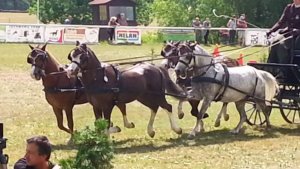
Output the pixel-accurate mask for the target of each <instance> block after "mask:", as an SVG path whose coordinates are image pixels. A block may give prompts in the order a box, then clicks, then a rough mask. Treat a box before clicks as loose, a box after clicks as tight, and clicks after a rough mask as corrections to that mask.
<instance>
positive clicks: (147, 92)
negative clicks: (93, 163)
mask: <svg viewBox="0 0 300 169" xmlns="http://www.w3.org/2000/svg"><path fill="white" fill-rule="evenodd" d="M68 59H69V60H70V61H71V64H70V66H69V67H68V68H67V72H68V75H69V76H72V75H78V72H81V73H82V77H81V81H82V83H83V85H84V88H85V89H86V91H87V96H88V101H89V102H90V104H91V105H92V106H93V108H94V111H95V114H101V113H102V112H101V111H99V110H103V116H104V118H105V119H106V120H108V122H110V119H111V113H112V109H113V107H114V106H115V105H117V106H119V105H122V106H124V107H125V105H126V103H129V102H132V101H134V100H137V101H139V102H140V103H142V104H143V105H145V106H147V107H148V108H150V109H151V117H150V120H149V123H148V128H147V129H148V130H147V132H148V135H149V136H150V137H154V135H155V132H154V130H153V123H154V119H155V116H156V112H157V110H158V108H159V107H161V108H163V109H165V110H167V112H168V116H169V120H170V124H171V128H172V130H174V131H175V132H176V133H177V134H181V133H182V129H181V128H179V127H178V125H177V124H176V122H175V120H174V117H173V115H172V106H171V105H170V104H169V103H168V102H167V101H166V98H165V93H164V91H165V84H166V83H165V79H164V76H163V74H162V73H161V71H160V69H159V68H157V67H155V66H153V65H151V64H147V63H140V64H137V65H135V66H133V67H130V68H128V69H126V70H123V71H122V72H120V71H119V70H118V69H117V68H115V67H114V66H113V65H108V66H104V64H103V63H101V62H100V61H99V60H98V59H97V57H96V55H95V54H94V52H93V51H92V50H91V49H90V48H88V47H87V46H86V44H80V43H79V42H77V44H76V47H75V48H74V49H73V50H72V51H71V52H70V54H69V56H68ZM118 131H119V129H118V128H116V127H109V132H108V133H112V132H118Z"/></svg>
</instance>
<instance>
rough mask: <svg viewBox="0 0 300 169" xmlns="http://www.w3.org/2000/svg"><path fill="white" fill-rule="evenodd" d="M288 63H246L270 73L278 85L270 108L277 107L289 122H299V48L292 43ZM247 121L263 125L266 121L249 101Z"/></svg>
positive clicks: (251, 123)
mask: <svg viewBox="0 0 300 169" xmlns="http://www.w3.org/2000/svg"><path fill="white" fill-rule="evenodd" d="M292 44H294V43H292ZM290 55H291V56H290V58H291V59H290V63H289V64H280V63H248V65H250V66H253V67H255V68H257V69H260V70H265V71H267V72H269V73H271V74H272V75H273V76H274V77H276V80H277V82H278V84H279V87H280V92H279V94H278V95H277V96H276V98H275V99H273V101H272V106H271V107H272V109H279V111H280V113H281V115H282V117H283V119H284V120H285V121H286V122H288V123H291V124H300V50H299V49H296V48H295V46H294V45H292V47H291V49H290ZM246 111H247V116H248V119H247V123H248V124H250V125H263V124H264V123H265V122H266V119H265V117H264V116H263V114H262V112H261V111H259V110H258V109H256V105H255V104H254V103H253V102H251V101H249V102H248V105H247V109H246Z"/></svg>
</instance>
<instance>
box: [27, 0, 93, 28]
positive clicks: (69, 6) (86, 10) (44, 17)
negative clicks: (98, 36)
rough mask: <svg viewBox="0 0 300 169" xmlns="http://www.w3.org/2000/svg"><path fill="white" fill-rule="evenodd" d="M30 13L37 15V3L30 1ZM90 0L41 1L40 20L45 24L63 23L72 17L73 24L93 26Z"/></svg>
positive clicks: (34, 0)
mask: <svg viewBox="0 0 300 169" xmlns="http://www.w3.org/2000/svg"><path fill="white" fill-rule="evenodd" d="M30 2H31V3H30V8H29V12H30V13H31V14H36V11H37V1H36V0H30ZM89 2H90V0H63V1H61V0H40V5H39V8H40V10H39V11H40V12H39V13H40V20H41V22H43V23H50V22H54V23H63V22H64V20H65V19H66V18H69V17H72V24H91V23H92V12H91V9H90V6H89V4H88V3H89Z"/></svg>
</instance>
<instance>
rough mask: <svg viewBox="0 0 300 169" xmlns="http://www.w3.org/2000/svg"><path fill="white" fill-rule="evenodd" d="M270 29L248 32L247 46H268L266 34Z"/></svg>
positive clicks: (246, 36)
mask: <svg viewBox="0 0 300 169" xmlns="http://www.w3.org/2000/svg"><path fill="white" fill-rule="evenodd" d="M267 32H268V29H261V30H257V29H256V30H251V29H249V30H246V31H245V45H246V46H250V45H257V46H267V45H268V40H267V36H266V33H267Z"/></svg>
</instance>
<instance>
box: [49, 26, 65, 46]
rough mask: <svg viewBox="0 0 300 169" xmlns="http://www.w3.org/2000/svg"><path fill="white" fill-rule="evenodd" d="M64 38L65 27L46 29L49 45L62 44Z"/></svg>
mask: <svg viewBox="0 0 300 169" xmlns="http://www.w3.org/2000/svg"><path fill="white" fill-rule="evenodd" d="M63 37H64V28H63V27H46V30H45V41H46V42H47V43H56V44H62V43H63Z"/></svg>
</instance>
